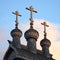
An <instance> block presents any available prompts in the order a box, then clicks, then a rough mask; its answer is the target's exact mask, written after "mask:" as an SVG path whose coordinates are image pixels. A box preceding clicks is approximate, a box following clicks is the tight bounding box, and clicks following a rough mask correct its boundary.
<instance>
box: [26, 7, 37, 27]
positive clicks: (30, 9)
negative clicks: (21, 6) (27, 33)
mask: <svg viewBox="0 0 60 60" xmlns="http://www.w3.org/2000/svg"><path fill="white" fill-rule="evenodd" d="M26 9H27V10H29V11H30V25H31V28H33V18H32V13H33V12H35V13H37V11H35V10H34V8H33V7H32V6H30V7H29V8H26Z"/></svg>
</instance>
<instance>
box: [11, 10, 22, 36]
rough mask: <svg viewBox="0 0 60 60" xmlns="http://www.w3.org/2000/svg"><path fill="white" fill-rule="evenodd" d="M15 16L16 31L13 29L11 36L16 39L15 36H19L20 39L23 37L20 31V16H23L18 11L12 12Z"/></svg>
mask: <svg viewBox="0 0 60 60" xmlns="http://www.w3.org/2000/svg"><path fill="white" fill-rule="evenodd" d="M12 13H13V14H15V15H16V21H15V23H16V24H15V29H13V30H12V31H11V36H12V37H15V36H18V37H21V36H22V31H21V30H19V29H18V16H21V15H20V14H19V13H18V11H15V12H12Z"/></svg>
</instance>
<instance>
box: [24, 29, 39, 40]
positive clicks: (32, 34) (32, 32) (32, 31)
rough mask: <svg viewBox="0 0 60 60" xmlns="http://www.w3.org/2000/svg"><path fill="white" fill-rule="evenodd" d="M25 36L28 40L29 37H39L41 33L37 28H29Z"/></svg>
mask: <svg viewBox="0 0 60 60" xmlns="http://www.w3.org/2000/svg"><path fill="white" fill-rule="evenodd" d="M24 36H25V38H26V39H27V40H28V39H29V38H34V39H36V40H37V39H38V37H39V33H38V32H37V31H36V30H35V29H29V30H27V31H26V32H25V34H24Z"/></svg>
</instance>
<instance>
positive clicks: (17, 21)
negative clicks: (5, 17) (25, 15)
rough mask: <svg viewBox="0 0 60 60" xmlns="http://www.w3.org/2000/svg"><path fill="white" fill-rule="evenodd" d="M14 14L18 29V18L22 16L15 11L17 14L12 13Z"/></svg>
mask: <svg viewBox="0 0 60 60" xmlns="http://www.w3.org/2000/svg"><path fill="white" fill-rule="evenodd" d="M12 13H13V14H15V15H16V21H15V22H16V25H15V26H16V28H18V16H21V15H20V14H19V13H18V11H15V12H12Z"/></svg>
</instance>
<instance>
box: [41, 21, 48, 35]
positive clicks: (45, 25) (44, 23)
mask: <svg viewBox="0 0 60 60" xmlns="http://www.w3.org/2000/svg"><path fill="white" fill-rule="evenodd" d="M41 24H42V25H44V33H45V34H46V27H49V25H47V24H46V22H43V23H41Z"/></svg>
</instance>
